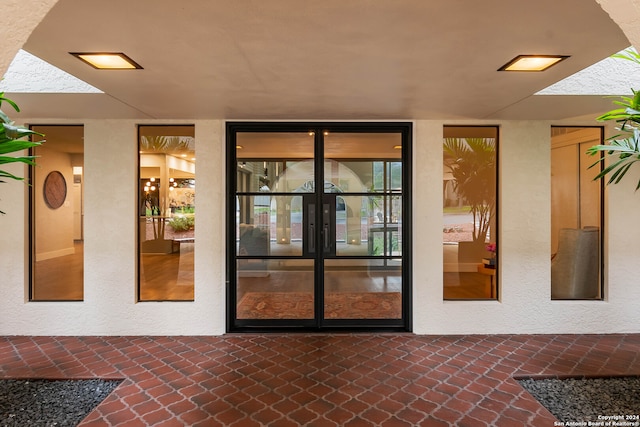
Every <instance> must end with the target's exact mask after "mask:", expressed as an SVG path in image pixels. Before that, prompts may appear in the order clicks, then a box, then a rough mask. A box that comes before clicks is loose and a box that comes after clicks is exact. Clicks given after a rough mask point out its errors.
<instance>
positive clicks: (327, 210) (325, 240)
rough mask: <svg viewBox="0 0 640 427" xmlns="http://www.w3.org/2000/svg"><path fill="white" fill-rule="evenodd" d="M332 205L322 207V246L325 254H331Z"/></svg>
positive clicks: (326, 204)
mask: <svg viewBox="0 0 640 427" xmlns="http://www.w3.org/2000/svg"><path fill="white" fill-rule="evenodd" d="M330 224H331V205H330V204H329V203H323V205H322V245H323V249H324V252H325V253H330V252H331V232H330V230H331V227H330Z"/></svg>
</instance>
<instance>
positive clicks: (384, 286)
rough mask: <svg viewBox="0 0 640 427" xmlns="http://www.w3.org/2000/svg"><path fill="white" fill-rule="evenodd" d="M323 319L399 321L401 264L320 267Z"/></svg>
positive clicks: (345, 262)
mask: <svg viewBox="0 0 640 427" xmlns="http://www.w3.org/2000/svg"><path fill="white" fill-rule="evenodd" d="M324 288H325V293H324V318H325V319H401V318H402V261H401V260H399V259H398V260H394V261H393V262H385V260H381V259H331V260H326V261H325V264H324Z"/></svg>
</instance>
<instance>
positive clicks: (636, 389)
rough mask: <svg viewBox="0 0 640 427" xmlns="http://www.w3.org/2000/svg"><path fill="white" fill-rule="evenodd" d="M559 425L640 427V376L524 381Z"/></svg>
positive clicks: (524, 385) (523, 383)
mask: <svg viewBox="0 0 640 427" xmlns="http://www.w3.org/2000/svg"><path fill="white" fill-rule="evenodd" d="M518 382H519V383H520V385H521V386H522V387H524V389H525V390H527V391H528V392H529V393H530V394H531V395H532V396H533V397H534V398H535V399H536V400H537V401H538V402H540V403H541V404H542V406H544V407H545V408H547V410H548V411H549V412H551V413H552V414H553V415H554V416H555V417H556V418H557V419H558V421H560V423H559V424H558V425H566V426H569V425H576V426H577V425H585V426H586V425H592V426H595V425H601V426H640V377H607V378H602V377H600V378H583V377H580V378H566V379H558V378H550V379H531V378H527V379H520V380H518Z"/></svg>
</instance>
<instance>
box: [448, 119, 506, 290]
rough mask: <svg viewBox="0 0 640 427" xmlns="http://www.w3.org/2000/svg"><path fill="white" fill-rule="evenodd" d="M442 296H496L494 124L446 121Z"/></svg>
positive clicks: (496, 242)
mask: <svg viewBox="0 0 640 427" xmlns="http://www.w3.org/2000/svg"><path fill="white" fill-rule="evenodd" d="M442 148H443V161H444V168H443V170H444V176H443V186H442V188H443V206H444V210H443V226H442V249H443V255H444V265H443V271H444V277H443V285H444V289H443V296H444V299H453V300H458V299H497V297H498V283H497V282H498V275H497V274H496V272H497V271H498V267H499V263H498V259H499V257H498V252H499V245H498V231H497V223H498V222H497V214H498V207H497V200H498V198H497V155H496V153H497V149H498V128H497V127H487V126H484V127H479V126H445V127H444V139H443V144H442Z"/></svg>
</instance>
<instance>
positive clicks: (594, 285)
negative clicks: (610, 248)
mask: <svg viewBox="0 0 640 427" xmlns="http://www.w3.org/2000/svg"><path fill="white" fill-rule="evenodd" d="M600 144H602V129H601V128H593V127H592V128H580V127H552V128H551V254H552V255H551V258H552V261H551V298H552V299H602V298H603V293H602V281H601V273H600V266H601V265H602V247H601V238H600V234H601V230H602V224H603V218H602V212H603V207H602V186H603V182H602V180H597V181H593V178H594V177H595V175H596V174H597V173H598V171H596V170H595V168H594V169H593V170H589V169H588V168H589V166H590V165H591V164H592V163H593V162H594V159H593V158H592V157H591V156H589V155H588V154H586V152H587V148H589V147H591V146H594V145H600ZM600 167H602V164H600Z"/></svg>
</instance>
